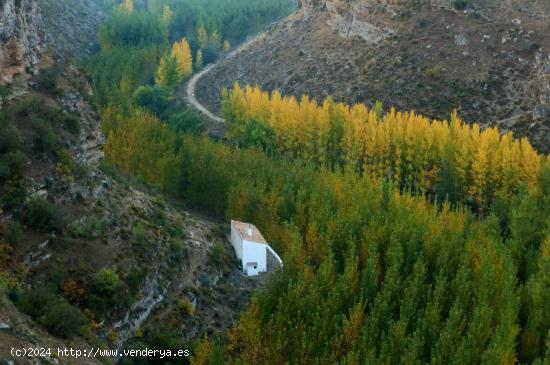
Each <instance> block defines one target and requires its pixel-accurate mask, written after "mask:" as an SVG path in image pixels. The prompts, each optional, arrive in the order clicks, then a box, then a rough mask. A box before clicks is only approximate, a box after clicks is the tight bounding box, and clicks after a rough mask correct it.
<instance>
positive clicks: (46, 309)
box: [12, 286, 88, 338]
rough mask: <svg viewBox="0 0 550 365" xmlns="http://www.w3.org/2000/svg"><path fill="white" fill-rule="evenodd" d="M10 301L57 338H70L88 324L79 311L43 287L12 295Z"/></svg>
mask: <svg viewBox="0 0 550 365" xmlns="http://www.w3.org/2000/svg"><path fill="white" fill-rule="evenodd" d="M12 299H13V300H14V301H15V303H16V304H17V306H18V307H19V308H20V309H21V310H22V311H23V312H25V313H27V314H28V315H30V316H31V317H32V318H34V319H35V320H37V321H38V322H39V323H40V324H42V325H44V326H45V327H46V328H47V329H48V331H49V332H51V333H52V334H54V335H57V336H61V337H65V338H71V337H73V336H75V335H77V334H79V333H80V330H81V329H82V327H83V326H84V325H86V323H87V322H88V320H87V319H86V317H85V316H84V315H83V314H82V312H80V310H78V309H77V308H75V307H73V306H72V305H70V304H69V303H67V302H66V301H65V300H64V299H63V298H62V297H60V296H59V295H57V294H55V293H54V292H53V291H51V290H50V289H49V288H46V287H44V286H39V287H36V288H33V289H29V290H25V291H23V292H21V293H17V292H16V293H13V294H12Z"/></svg>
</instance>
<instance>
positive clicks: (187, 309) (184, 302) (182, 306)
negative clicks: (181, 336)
mask: <svg viewBox="0 0 550 365" xmlns="http://www.w3.org/2000/svg"><path fill="white" fill-rule="evenodd" d="M178 309H179V310H180V312H181V313H182V314H186V315H188V316H189V317H193V316H194V315H195V309H194V308H193V304H191V302H190V301H189V299H187V298H183V299H180V300H178Z"/></svg>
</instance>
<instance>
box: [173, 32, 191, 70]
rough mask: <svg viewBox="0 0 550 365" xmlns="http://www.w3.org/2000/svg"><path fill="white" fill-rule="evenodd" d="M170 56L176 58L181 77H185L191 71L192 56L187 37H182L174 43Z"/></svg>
mask: <svg viewBox="0 0 550 365" xmlns="http://www.w3.org/2000/svg"><path fill="white" fill-rule="evenodd" d="M171 56H172V57H174V58H175V59H176V62H177V64H178V72H179V73H180V76H181V77H183V78H186V77H188V76H189V75H191V74H192V73H193V56H192V55H191V48H189V42H187V39H185V38H183V39H182V40H181V41H180V42H176V43H174V45H173V46H172V53H171Z"/></svg>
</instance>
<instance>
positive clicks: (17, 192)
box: [0, 179, 27, 209]
mask: <svg viewBox="0 0 550 365" xmlns="http://www.w3.org/2000/svg"><path fill="white" fill-rule="evenodd" d="M25 199H27V189H26V188H25V185H24V184H23V182H22V181H21V180H19V179H16V180H9V181H8V182H7V183H6V184H5V185H4V188H3V189H2V190H1V191H0V205H1V206H2V207H4V208H8V209H13V208H16V207H18V206H20V205H21V204H23V202H24V201H25Z"/></svg>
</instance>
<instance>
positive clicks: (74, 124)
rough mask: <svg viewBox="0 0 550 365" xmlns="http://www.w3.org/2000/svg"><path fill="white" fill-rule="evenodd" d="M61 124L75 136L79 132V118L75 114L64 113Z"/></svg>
mask: <svg viewBox="0 0 550 365" xmlns="http://www.w3.org/2000/svg"><path fill="white" fill-rule="evenodd" d="M63 125H64V127H65V129H66V130H67V131H69V133H71V134H72V135H75V136H76V135H78V134H79V133H80V119H79V118H78V117H77V116H76V115H72V114H68V113H65V114H64V118H63Z"/></svg>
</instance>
